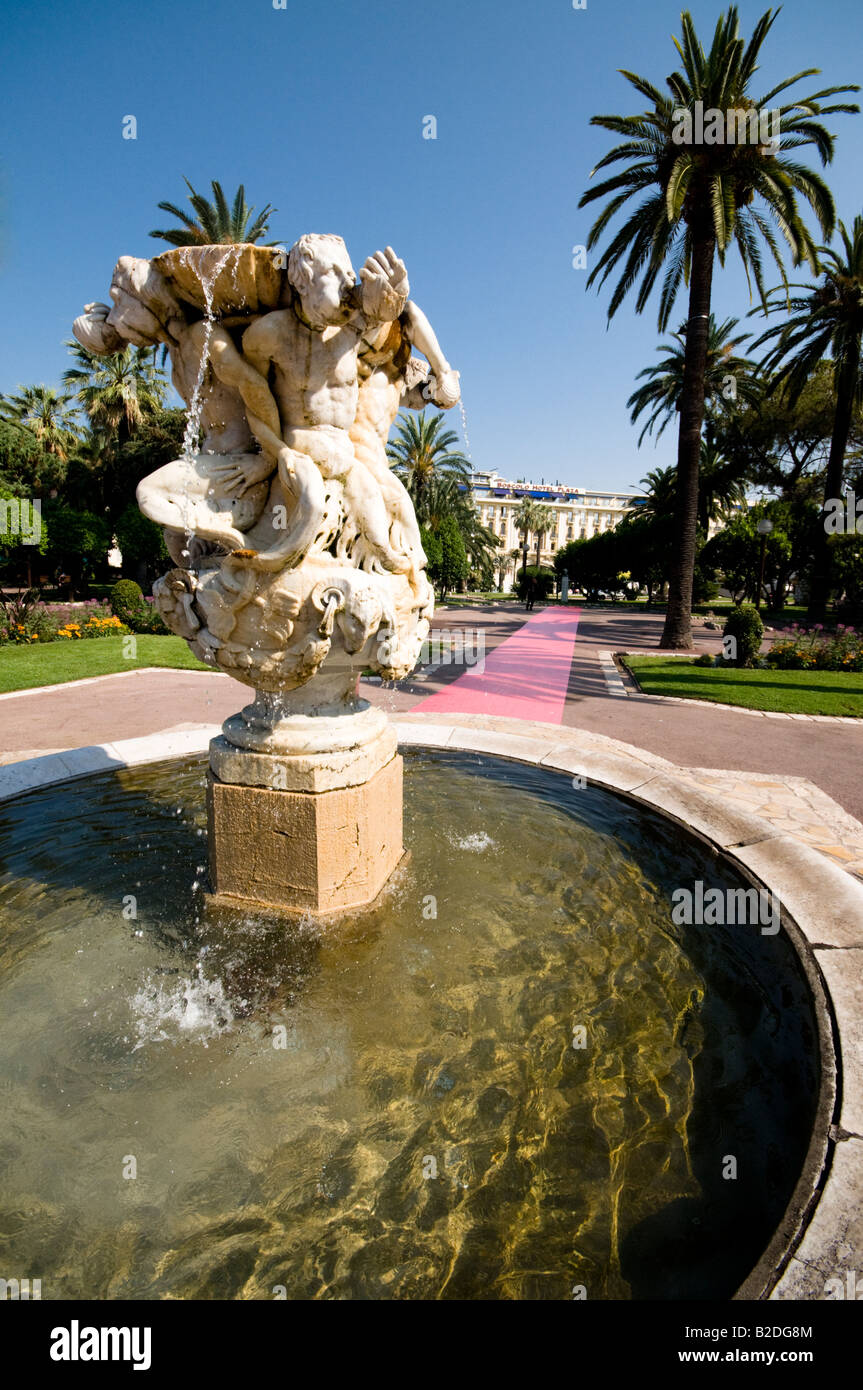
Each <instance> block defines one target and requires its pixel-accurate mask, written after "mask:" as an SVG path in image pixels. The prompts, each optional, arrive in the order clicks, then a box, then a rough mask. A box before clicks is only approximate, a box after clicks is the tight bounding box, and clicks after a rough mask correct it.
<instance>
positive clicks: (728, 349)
mask: <svg viewBox="0 0 863 1390" xmlns="http://www.w3.org/2000/svg"><path fill="white" fill-rule="evenodd" d="M736 327H737V319H725V320H723V322H722V323H720V324H718V325H717V323H716V320H715V318H714V317H713V315H712V314H711V315H710V322H709V325H708V330H707V362H706V366H705V370H704V381H705V391H706V398H705V410H706V411H707V412H708V413H712V412H713V411H716V410H720V409H721V408H722V407H721V405H717V404H716V403H717V402H721V401H723V400H725V398H726V397H725V394H724V392H725V386H726V379H727V378H728V377H733V378H734V383H735V395H734V397H733V399H734V400H735V402H736V401H737V400H740V401H742V402H743V403H744V404H745V405H754V404H755V403H756V402H757V401H758V400H759V399H760V390H759V386H758V382H757V380H756V377H755V365H754V363H752V362H750V361H749V360H748V359H747V358H746V357H739V356H737V354H736V353H735V351H734V349H735V348H736V347H739V346H740V344H741V343H745V342H746V340H747V337H748V336H749V335H748V334H746V333H742V334H738V335H737V336H736V337H732V336H731V335H732V333H733V332H734V329H735V328H736ZM671 336H672V342H670V343H661V344H660V346H659V347H658V348H657V352H664V353H666V354H667V355H666V356H665V357H663V358H662V360H661V361H660V362H657V363H655V364H654V366H652V367H645V368H644V370H643V371H641V372H639V373H638V376H637V377H636V378H635V379H636V381H640V380H641V378H642V377H646V378H647V380H646V381H645V383H644V385H643V386H639V387H637V388H636V390H635V391H633V393H632V395H631V396H630V398H629V400H628V401H627V402H626V404H627V405H628V406H631V407H632V410H631V414H630V416H629V419H630V421H631V423H632V424H633V425H634V424H635V422H636V420H637V419H638V417H639V415H640V414H641V413H642V411H644V410H648V409H649V410H651V411H652V414H651V415H650V417H649V418H648V421H647V424H646V425H645V426H644V429H643V430H642V431H641V434H640V435H639V436H638V447H639V448H641V445H642V443H643V442H644V436H645V435H646V434H652V433H653V427H654V425H656V424H657V423H659V429H658V430H657V431H656V439H657V442H658V440H659V437H660V435H661V434H662V432H663V430H664V429H665V427H666V425H667V424H668V422H669V421H670V420H671V419H673V417H674V416H675V415H676V414H677V413H678V412H679V410H680V402H681V399H682V397H683V368H684V363H685V360H686V324H685V323H682V324H681V325H680V327H679V328H678V330H677V332H676V333H673V334H672V335H671Z"/></svg>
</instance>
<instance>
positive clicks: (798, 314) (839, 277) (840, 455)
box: [753, 214, 863, 622]
mask: <svg viewBox="0 0 863 1390" xmlns="http://www.w3.org/2000/svg"><path fill="white" fill-rule="evenodd" d="M839 234H840V236H841V238H842V242H843V247H844V253H843V254H840V253H839V252H837V251H833V250H831V249H830V248H829V247H828V246H820V247H819V248H818V250H819V255H820V257H821V269H822V271H823V276H824V278H823V281H822V283H821V285H820V286H819V287H818V288H816V289H813V288H811V287H809V286H806V285H795V286H794V288H795V289H803V290H806V293H805V294H803V295H798V296H795V297H793V298H791V299H790V300H789V299H788V298H787V296H785V295H783V296H782V298H781V302H780V300H779V299H778V298H777V297H776V296H777V291H776V290H773V291H771V299H770V303H769V306H768V309H775V308H779V307H787V308H789V309H790V312H791V317H790V318H789V319H788V320H787V321H786V322H785V323H782V324H776V325H774V327H772V328H768V329H767V331H766V333H763V334H762V335H761V337H760V338H759V339H758V341H757V342H756V343H754V344H753V346H754V347H760V346H761V345H762V344H764V343H766V342H768V341H770V340H772V339H773V340H775V343H774V346H773V349H772V351H771V352H769V353H768V355H767V357H766V358H765V360H764V362H763V364H762V366H763V370H764V372H765V373H767V374H768V375H770V376H771V380H770V385H769V387H768V390H769V391H770V392H771V393H772V392H773V391H775V390H776V389H777V388H778V387H785V388H787V391H786V395H787V398H788V401H789V405H790V406H792V407H793V406H794V405H795V404H796V402H797V400H798V399H799V397H800V395H801V393H802V391H803V388H804V386H805V385H806V383H807V381H809V379H810V378H811V377H812V375H813V373H814V372H815V370H816V369H817V367H818V364H819V363H820V362H821V360H822V358H823V357H824V356H825V355H826V353H827V352H829V353H830V356H831V357H832V359H833V389H834V391H835V394H836V410H835V414H834V417H833V431H832V435H831V439H830V454H829V457H828V460H827V473H826V477H825V483H824V501H825V505H826V503H827V500H828V499H829V498H831V497H839V496H840V495H841V490H842V474H843V471H844V467H845V453H846V450H847V448H848V438H849V434H850V431H851V420H852V417H853V414H854V411H855V409H859V408H860V405H861V403H863V372H861V370H860V350H861V342H863V217H861V216H860V215H859V214H858V215H857V216H856V217H855V218H854V225H853V227H852V228H851V235H850V236H849V234H848V232H847V231H846V230H845V226H844V224H843V223H842V222H840V223H839ZM817 534H818V540H817V542H816V549H815V564H814V566H813V571H812V584H811V591H810V603H809V617H810V618H813V619H815V620H816V621H819V622H823V621H824V618H825V616H826V611H827V600H828V598H829V596H830V568H831V566H830V558H831V557H830V548H829V545H828V543H827V535H826V531H825V529H824V527H823V526H821V527H819V529H818V533H817Z"/></svg>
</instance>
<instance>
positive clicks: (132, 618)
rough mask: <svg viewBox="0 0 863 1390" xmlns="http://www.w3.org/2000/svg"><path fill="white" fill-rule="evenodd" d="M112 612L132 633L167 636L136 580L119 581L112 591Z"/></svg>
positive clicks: (163, 626) (162, 624) (159, 619)
mask: <svg viewBox="0 0 863 1390" xmlns="http://www.w3.org/2000/svg"><path fill="white" fill-rule="evenodd" d="M111 611H112V613H113V614H114V616H115V617H116V618H119V619H120V622H121V623H123V624H124V626H125V627H127V628H128V629H129V631H130V632H139V633H155V634H158V635H160V636H161V635H163V634H166V633H167V631H168V629H167V628H166V627H165V624H164V623H163V622H162V619H161V618H160V617H159V614H158V613H157V612H156V610H155V609H154V608H153V607H152V605H151V604H149V603H147V602H146V600H145V599H144V595H143V594H142V593H141V586H140V585H139V584H136V583H135V581H134V579H118V581H117V583H116V584H115V585H114V587H113V589H112V590H111Z"/></svg>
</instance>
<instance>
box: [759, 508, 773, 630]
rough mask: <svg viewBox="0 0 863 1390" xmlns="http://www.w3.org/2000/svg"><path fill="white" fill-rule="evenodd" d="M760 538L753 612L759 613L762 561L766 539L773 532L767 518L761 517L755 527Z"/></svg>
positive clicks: (762, 582)
mask: <svg viewBox="0 0 863 1390" xmlns="http://www.w3.org/2000/svg"><path fill="white" fill-rule="evenodd" d="M755 529H756V531H757V532H758V534H759V536H760V537H761V561H760V564H759V567H758V593H757V594H756V596H755V611H756V613H760V612H761V593H762V590H763V588H764V560H765V558H766V555H767V537H768V536H769V535H770V532H771V531H772V530H773V522H772V521H771V520H770V519H769V517H766V516H763V517H762V518H761V520H760V521H759V522H758V523H757V525H756V527H755Z"/></svg>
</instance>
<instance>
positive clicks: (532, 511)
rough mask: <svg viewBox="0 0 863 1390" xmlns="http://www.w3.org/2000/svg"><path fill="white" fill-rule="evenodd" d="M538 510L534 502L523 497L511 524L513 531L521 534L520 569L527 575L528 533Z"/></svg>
mask: <svg viewBox="0 0 863 1390" xmlns="http://www.w3.org/2000/svg"><path fill="white" fill-rule="evenodd" d="M538 510H539V508H538V506H537V504H536V502H532V501H531V499H530V498H529V497H523V498H522V500H521V502H519V504H518V507H517V508H516V513H515V516H514V517H513V522H514V525H515V529H516V530H517V531H520V532H521V548H522V556H521V567H522V569H523V570H524V571H525V573H527V547H528V540H529V536H530V532H531V531H532V530H533V529H534V522H535V519H536V515H537V512H538Z"/></svg>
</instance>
